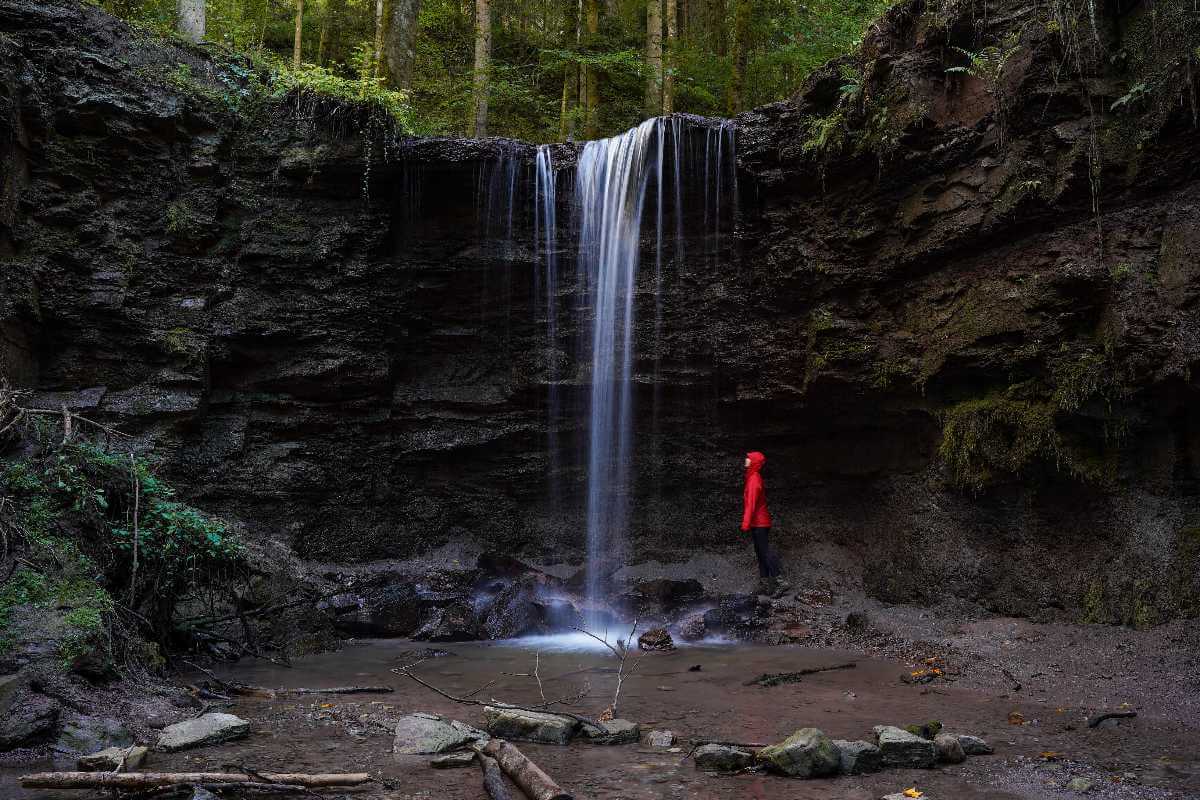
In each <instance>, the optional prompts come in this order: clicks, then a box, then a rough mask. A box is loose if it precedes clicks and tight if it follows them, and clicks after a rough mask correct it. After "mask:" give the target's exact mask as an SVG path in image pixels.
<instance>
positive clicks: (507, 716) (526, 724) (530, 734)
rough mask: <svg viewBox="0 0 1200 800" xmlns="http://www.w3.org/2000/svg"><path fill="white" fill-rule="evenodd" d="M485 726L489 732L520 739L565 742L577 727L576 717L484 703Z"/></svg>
mask: <svg viewBox="0 0 1200 800" xmlns="http://www.w3.org/2000/svg"><path fill="white" fill-rule="evenodd" d="M483 717H484V720H485V724H484V728H486V729H487V732H488V733H490V734H491V735H492V736H496V737H499V738H501V739H513V740H516V741H522V742H538V743H541V744H567V743H569V742H570V741H571V739H572V738H573V737H574V736H575V734H576V733H577V732H578V730H579V721H578V720H575V719H572V718H571V717H564V716H560V715H558V714H547V713H545V712H542V711H522V710H521V709H517V708H505V707H502V706H485V707H484V709H483Z"/></svg>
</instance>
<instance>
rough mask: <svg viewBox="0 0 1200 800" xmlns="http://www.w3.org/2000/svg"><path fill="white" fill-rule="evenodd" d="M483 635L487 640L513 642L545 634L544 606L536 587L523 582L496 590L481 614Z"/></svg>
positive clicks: (526, 581)
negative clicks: (507, 640)
mask: <svg viewBox="0 0 1200 800" xmlns="http://www.w3.org/2000/svg"><path fill="white" fill-rule="evenodd" d="M482 619H483V633H484V635H486V636H487V638H489V639H515V638H517V637H518V636H527V635H529V634H535V633H545V632H547V631H548V630H549V625H548V613H547V609H546V606H545V605H544V604H543V603H542V602H540V599H539V595H538V590H537V585H536V584H535V583H534V582H532V581H530V580H528V579H526V580H522V581H518V582H516V583H513V584H511V585H510V586H508V587H506V588H504V589H502V590H500V592H499V593H497V594H496V595H495V597H493V598H492V600H491V601H490V602H489V603H488V606H487V609H486V611H484V612H483V613H482Z"/></svg>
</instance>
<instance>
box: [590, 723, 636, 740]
mask: <svg viewBox="0 0 1200 800" xmlns="http://www.w3.org/2000/svg"><path fill="white" fill-rule="evenodd" d="M581 733H582V734H583V737H584V738H585V739H587V740H588V741H589V742H591V743H592V744H637V742H638V741H639V740H640V739H641V738H642V728H641V726H640V725H638V724H637V723H636V722H630V721H629V720H627V719H610V720H606V721H604V722H601V723H600V724H599V725H598V726H596V725H589V724H587V723H584V725H583V727H582V728H581Z"/></svg>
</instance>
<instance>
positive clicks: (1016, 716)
mask: <svg viewBox="0 0 1200 800" xmlns="http://www.w3.org/2000/svg"><path fill="white" fill-rule="evenodd" d="M1008 724H1009V725H1024V724H1025V715H1024V714H1022V713H1021V712H1020V711H1010V712H1008Z"/></svg>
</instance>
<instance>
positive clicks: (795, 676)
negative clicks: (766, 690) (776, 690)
mask: <svg viewBox="0 0 1200 800" xmlns="http://www.w3.org/2000/svg"><path fill="white" fill-rule="evenodd" d="M854 667H855V662H853V661H847V662H846V663H845V664H833V665H832V666H828V667H811V668H809V669H801V670H797V671H796V672H764V673H763V674H762V675H759V676H758V677H757V678H755V679H754V680H752V681H746V682H745V683H744V684H742V685H743V686H753V685H754V684H756V683H757V684H758V685H759V686H778V685H779V684H781V683H797V682H798V681H799V680H800V678H802V677H803V676H805V675H816V674H817V673H818V672H832V671H833V670H835V669H854Z"/></svg>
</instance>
